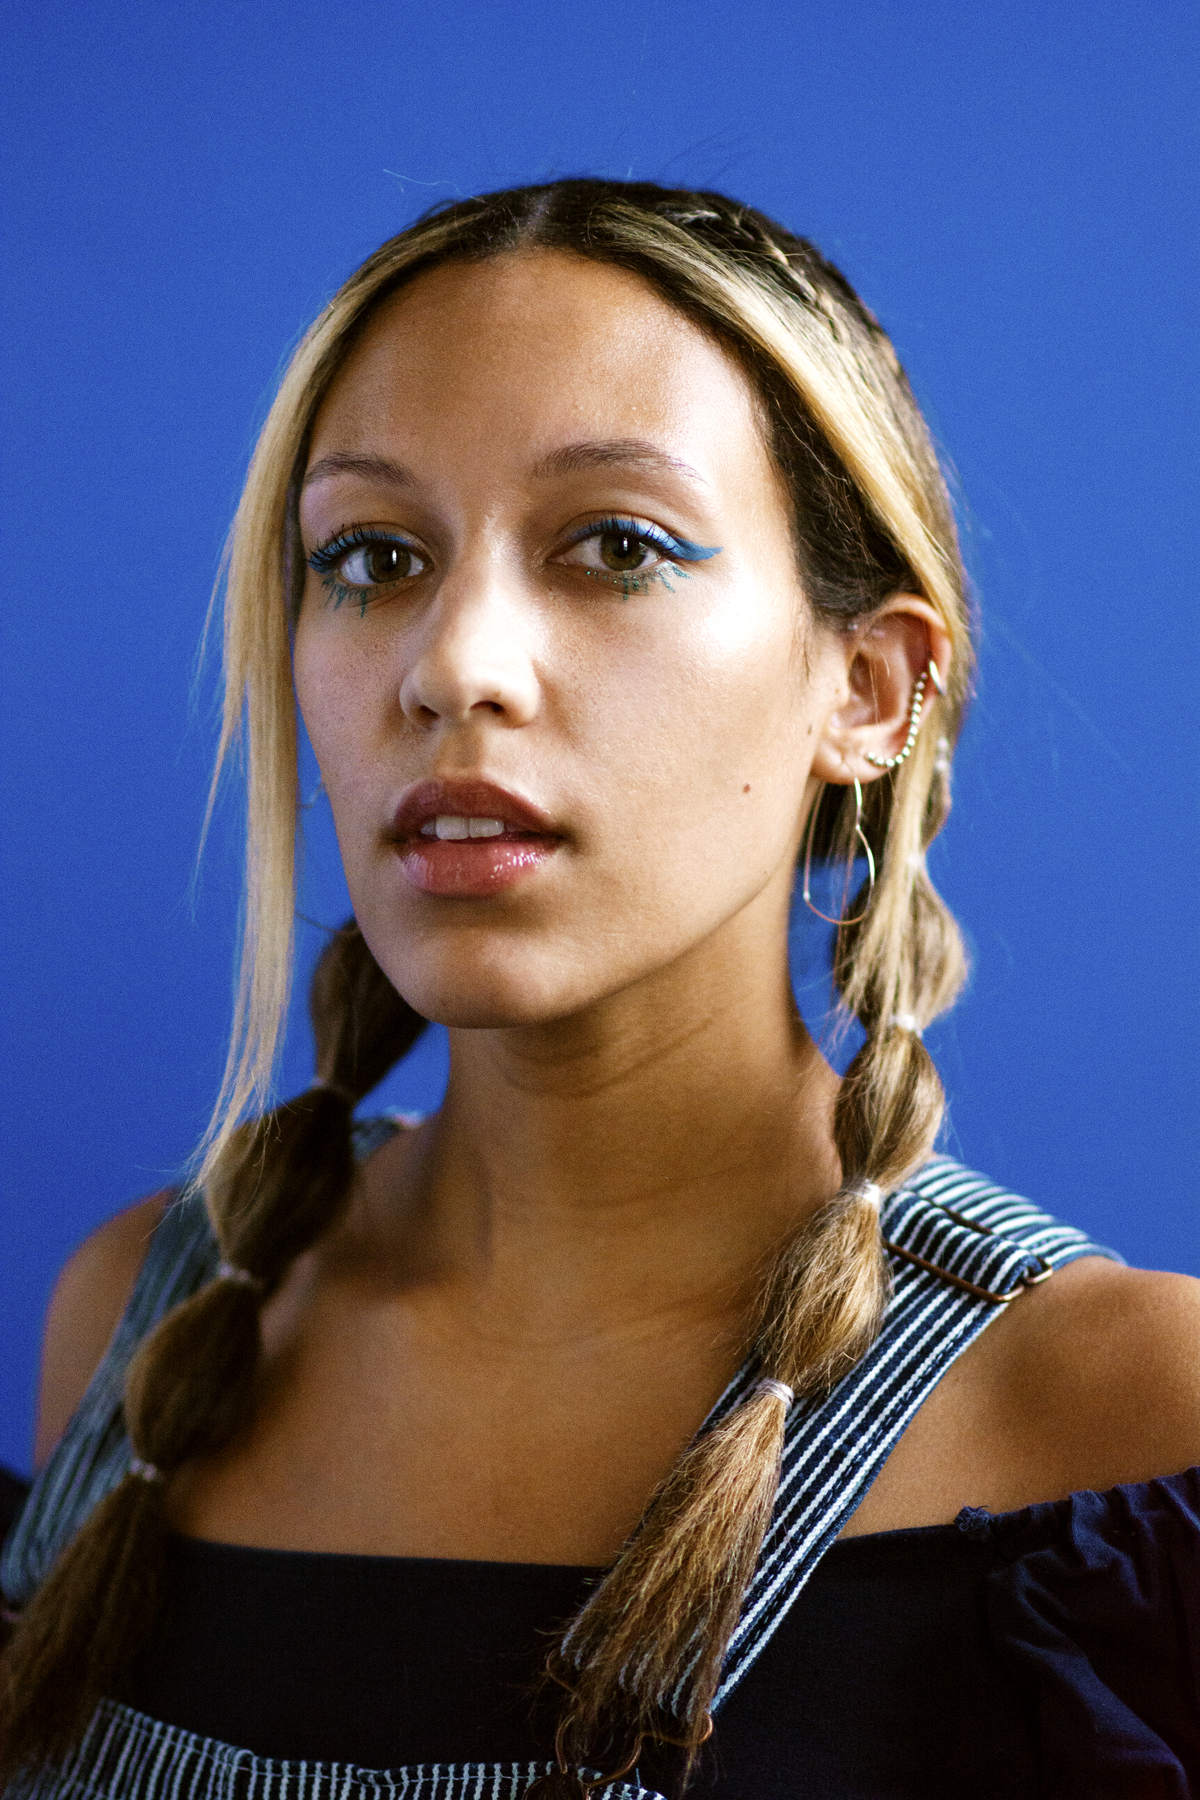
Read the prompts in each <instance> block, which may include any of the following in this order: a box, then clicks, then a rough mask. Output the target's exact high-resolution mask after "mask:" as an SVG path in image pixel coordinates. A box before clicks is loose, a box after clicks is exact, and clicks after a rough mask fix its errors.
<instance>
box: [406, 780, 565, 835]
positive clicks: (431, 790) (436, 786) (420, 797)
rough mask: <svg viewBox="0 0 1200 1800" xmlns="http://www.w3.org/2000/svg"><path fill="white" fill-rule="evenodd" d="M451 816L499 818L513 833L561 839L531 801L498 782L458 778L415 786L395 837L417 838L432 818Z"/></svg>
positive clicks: (548, 819) (408, 795)
mask: <svg viewBox="0 0 1200 1800" xmlns="http://www.w3.org/2000/svg"><path fill="white" fill-rule="evenodd" d="M446 815H449V816H450V817H452V818H460V819H499V821H500V823H501V824H502V825H504V826H506V827H507V828H508V829H509V830H510V831H530V832H536V833H537V834H538V835H539V836H543V837H558V836H560V835H561V833H559V832H558V831H556V829H555V827H554V824H553V822H552V821H551V819H550V818H549V816H548V815H547V814H546V813H544V812H543V811H542V809H541V808H540V807H538V806H534V805H533V804H532V802H531V801H529V800H522V799H521V797H520V796H519V795H518V794H510V793H509V792H508V791H507V789H505V788H502V787H497V786H496V784H495V782H492V781H480V780H473V779H469V778H466V777H461V778H460V777H455V778H452V779H450V780H448V781H440V780H436V779H430V780H427V781H418V782H415V783H414V784H413V786H412V787H410V788H409V789H408V791H407V793H406V794H405V795H404V798H403V799H402V800H401V802H400V804H399V806H398V807H397V808H396V811H395V813H394V814H393V817H392V836H393V837H395V838H410V837H415V836H416V835H417V834H418V833H419V831H420V829H421V827H422V825H424V824H426V823H427V822H428V820H430V819H436V818H438V817H439V816H446Z"/></svg>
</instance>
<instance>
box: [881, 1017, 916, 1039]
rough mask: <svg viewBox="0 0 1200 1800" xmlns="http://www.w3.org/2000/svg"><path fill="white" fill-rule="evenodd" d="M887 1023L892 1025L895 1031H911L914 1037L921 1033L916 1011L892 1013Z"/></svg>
mask: <svg viewBox="0 0 1200 1800" xmlns="http://www.w3.org/2000/svg"><path fill="white" fill-rule="evenodd" d="M888 1024H889V1025H894V1026H895V1028H896V1030H897V1031H911V1032H912V1034H913V1036H914V1037H920V1035H921V1021H920V1020H919V1019H918V1017H917V1015H916V1013H907V1012H905V1013H893V1014H892V1016H891V1018H890V1019H889V1020H888Z"/></svg>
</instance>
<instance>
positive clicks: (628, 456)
mask: <svg viewBox="0 0 1200 1800" xmlns="http://www.w3.org/2000/svg"><path fill="white" fill-rule="evenodd" d="M615 465H623V466H624V467H626V468H635V469H648V470H651V471H660V470H661V471H667V472H669V473H671V474H673V475H683V476H684V477H685V478H686V479H687V480H688V481H695V482H699V484H700V485H701V487H706V486H707V485H708V484H707V482H706V481H705V480H704V477H703V475H701V474H700V473H699V471H698V470H697V469H693V468H692V466H691V464H690V463H685V462H682V461H681V460H680V458H679V457H677V456H668V455H667V453H666V451H665V450H659V449H658V448H657V446H656V445H654V444H650V443H647V442H646V440H645V439H644V438H596V439H591V440H588V441H585V442H583V443H579V444H564V445H563V447H562V449H561V450H551V452H550V454H549V455H548V456H543V457H542V459H541V461H540V462H538V463H535V464H534V469H533V473H534V475H535V476H538V477H539V478H541V479H545V478H546V477H547V476H553V475H574V474H577V473H578V472H579V471H580V470H583V469H605V468H612V467H614V466H615Z"/></svg>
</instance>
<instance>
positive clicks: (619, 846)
mask: <svg viewBox="0 0 1200 1800" xmlns="http://www.w3.org/2000/svg"><path fill="white" fill-rule="evenodd" d="M300 516H301V528H302V533H303V539H304V547H305V551H306V554H307V555H308V556H309V557H310V559H312V561H311V563H310V568H309V572H308V576H307V583H306V588H305V593H304V601H303V606H302V609H301V614H300V619H299V625H298V629H297V636H296V682H297V689H298V693H299V698H300V705H301V708H302V710H303V714H304V720H305V723H306V725H307V728H308V731H309V735H310V737H311V739H312V743H313V746H314V748H315V750H316V754H317V758H318V761H319V763H320V767H321V773H322V776H323V778H324V784H325V789H326V792H327V794H328V795H329V799H330V802H331V804H332V807H333V814H334V819H335V821H336V825H337V831H338V837H339V841H340V844H341V850H342V855H343V858H344V862H345V869H346V876H347V880H348V883H349V888H350V894H351V898H352V901H353V904H354V910H355V914H356V916H357V918H358V921H359V923H360V925H361V927H362V929H363V932H364V934H365V936H366V938H367V941H368V943H369V944H370V946H371V949H372V950H373V952H374V954H375V956H376V958H377V959H378V961H379V962H380V964H381V965H382V966H383V968H384V969H385V971H386V972H387V974H388V975H389V977H390V978H391V979H392V981H393V982H394V983H395V985H396V986H397V987H398V988H399V989H400V991H401V992H402V993H403V994H404V996H405V997H406V998H407V999H408V1000H409V1001H410V1002H411V1004H412V1005H414V1006H415V1007H416V1008H417V1010H418V1011H419V1012H421V1013H423V1014H424V1015H425V1016H426V1017H428V1018H433V1019H438V1020H441V1021H443V1022H445V1023H447V1024H450V1025H460V1026H496V1025H512V1024H532V1023H537V1022H543V1021H549V1020H552V1019H562V1018H565V1017H568V1016H570V1015H572V1014H575V1013H577V1012H579V1011H580V1010H581V1009H584V1008H586V1007H588V1006H589V1005H591V1004H594V1003H595V1002H597V1001H599V1000H602V999H604V998H605V997H607V996H609V995H613V994H616V993H618V992H619V991H622V990H627V989H629V988H630V987H631V986H632V985H633V984H636V983H638V982H639V981H640V980H643V979H644V978H646V977H647V976H650V975H653V974H655V973H656V972H659V971H663V970H665V969H667V968H668V967H669V966H671V965H675V964H678V963H679V962H680V959H684V958H686V957H687V955H688V954H689V953H690V952H695V951H699V950H700V949H701V947H703V948H704V951H705V953H707V954H714V955H717V956H718V957H720V956H721V955H723V954H724V953H725V951H728V954H729V956H730V958H731V959H732V960H731V965H730V966H731V967H732V964H733V963H734V962H736V960H737V953H736V947H737V944H738V942H739V941H743V940H744V939H745V937H746V934H747V933H751V935H752V934H753V932H754V931H755V930H756V929H759V926H757V925H756V923H755V921H756V920H757V921H761V918H762V917H763V916H764V915H765V914H769V916H770V918H771V920H772V931H773V932H774V933H775V934H776V936H777V937H778V938H779V939H780V941H779V945H778V949H779V955H780V956H782V941H781V933H780V931H779V921H780V919H781V918H782V917H783V916H784V912H785V909H786V902H787V894H788V892H789V890H790V885H791V880H792V871H793V867H794V859H795V854H796V847H797V843H798V839H799V834H800V829H801V823H802V819H803V815H804V811H805V799H806V787H807V784H808V783H809V780H810V769H811V764H812V758H813V751H814V747H815V746H816V744H817V743H818V741H819V740H820V737H821V733H822V730H823V729H824V727H825V725H826V723H827V721H828V720H829V717H830V714H831V713H832V711H833V710H834V708H835V707H836V706H837V704H838V701H839V697H844V696H845V691H846V690H845V678H846V655H845V650H844V647H843V645H842V644H841V643H840V642H839V640H838V638H837V637H836V635H835V634H833V633H831V632H827V631H824V630H822V629H818V628H817V627H815V626H814V624H813V623H812V620H811V616H810V613H809V610H808V608H807V605H806V603H805V599H804V595H803V593H802V591H801V588H800V584H799V579H798V575H797V570H796V557H795V551H794V547H793V544H792V540H791V535H790V529H789V515H788V503H787V498H786V495H785V493H784V491H783V488H782V485H781V482H780V480H779V477H778V475H777V473H776V471H775V468H774V466H773V464H772V461H771V459H770V456H769V454H768V452H767V449H766V446H765V443H764V438H763V431H762V426H761V423H760V418H759V409H758V405H757V402H756V399H755V396H754V394H753V392H752V390H751V388H750V385H749V383H748V382H747V380H746V378H745V377H744V375H743V374H742V372H741V370H740V369H739V367H738V366H737V364H736V363H735V362H734V360H733V359H732V358H731V357H730V356H729V355H728V354H727V352H726V351H725V350H723V349H722V348H721V347H720V346H719V345H718V344H717V343H715V342H714V341H713V340H712V339H710V338H709V337H708V336H706V335H705V334H704V333H703V332H702V331H701V330H700V329H698V328H697V327H696V326H695V325H693V324H691V323H690V322H689V321H688V320H686V319H685V318H683V317H682V316H681V315H680V314H679V313H677V312H676V311H675V310H674V309H673V308H672V307H671V306H670V305H669V304H667V302H665V301H664V300H663V299H661V298H660V297H659V296H658V295H657V294H656V293H655V292H654V291H653V290H652V289H651V288H650V287H649V286H648V285H646V284H645V283H644V282H643V281H642V280H641V279H639V278H638V277H637V276H635V275H633V274H631V273H628V272H626V271H624V270H620V269H617V268H614V267H610V266H607V265H603V264H596V263H590V262H587V261H585V260H583V259H581V258H578V257H574V256H571V255H569V254H566V253H560V252H545V251H541V252H534V253H526V254H516V255H506V256H502V257H497V258H495V259H493V260H490V261H486V262H483V263H476V264H463V263H458V264H453V263H452V264H447V265H443V266H441V267H439V268H437V269H435V270H433V271H431V272H430V273H428V274H425V275H423V276H421V277H419V278H418V279H417V280H416V281H415V282H413V284H412V285H411V286H409V287H407V288H405V289H404V290H403V291H402V292H400V293H399V294H398V295H396V296H395V297H394V298H392V299H391V300H390V301H388V302H387V303H385V304H384V305H383V306H381V307H380V308H379V310H378V311H377V312H376V313H375V315H374V316H373V318H372V320H371V322H370V324H369V326H368V329H367V331H366V333H365V336H364V337H363V339H362V340H361V342H360V343H359V345H358V347H357V348H356V349H355V351H354V353H353V355H352V356H351V357H350V359H349V361H348V362H347V363H346V365H345V367H344V368H343V370H342V371H341V373H340V374H339V376H338V378H337V380H336V382H335V383H334V385H333V387H332V389H331V391H330V393H329V396H328V398H327V399H326V401H325V403H324V405H323V406H322V408H321V410H320V413H319V415H318V418H317V421H316V427H315V430H314V434H313V441H312V450H311V455H310V460H309V466H308V472H307V478H306V481H305V485H304V490H303V496H302V502H301V509H300Z"/></svg>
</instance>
